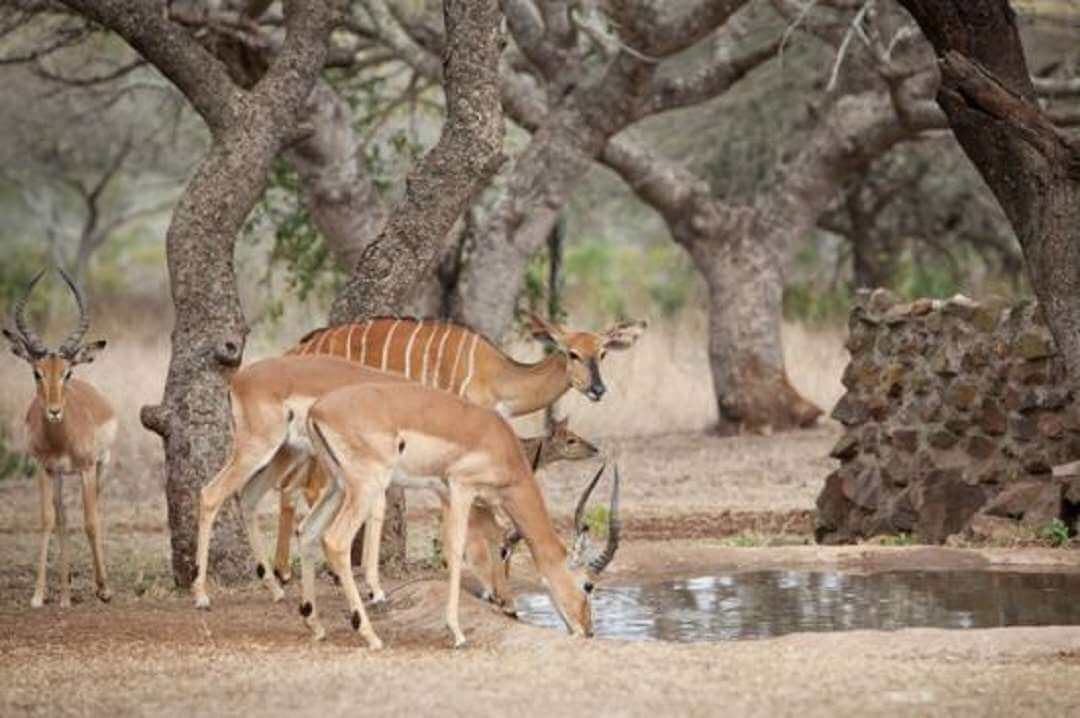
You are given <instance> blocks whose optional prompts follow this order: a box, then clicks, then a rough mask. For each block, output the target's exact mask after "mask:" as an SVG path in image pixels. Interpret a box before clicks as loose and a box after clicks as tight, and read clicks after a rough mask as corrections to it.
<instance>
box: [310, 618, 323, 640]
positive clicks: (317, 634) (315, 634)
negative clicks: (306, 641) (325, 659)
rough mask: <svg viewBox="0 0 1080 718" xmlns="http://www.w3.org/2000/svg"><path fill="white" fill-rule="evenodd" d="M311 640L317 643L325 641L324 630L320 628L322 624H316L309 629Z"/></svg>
mask: <svg viewBox="0 0 1080 718" xmlns="http://www.w3.org/2000/svg"><path fill="white" fill-rule="evenodd" d="M311 640H312V641H315V642H316V643H318V642H319V641H325V640H326V629H325V628H323V627H322V624H321V623H320V624H316V625H314V626H312V628H311Z"/></svg>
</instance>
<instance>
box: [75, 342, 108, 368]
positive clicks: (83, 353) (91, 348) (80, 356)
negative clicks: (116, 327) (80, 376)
mask: <svg viewBox="0 0 1080 718" xmlns="http://www.w3.org/2000/svg"><path fill="white" fill-rule="evenodd" d="M103 349H105V340H104V339H98V340H97V341H96V342H90V343H89V344H83V345H82V346H81V347H79V348H78V349H76V350H75V354H74V355H73V356H72V357H71V363H72V364H89V363H91V362H92V361H94V359H97V355H98V354H99V353H101V351H102V350H103Z"/></svg>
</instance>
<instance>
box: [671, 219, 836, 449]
mask: <svg viewBox="0 0 1080 718" xmlns="http://www.w3.org/2000/svg"><path fill="white" fill-rule="evenodd" d="M772 231H774V232H775V230H772ZM769 232H770V229H769V228H768V227H763V226H762V223H761V222H760V221H759V218H758V216H757V215H756V214H755V213H754V212H752V211H746V212H742V213H736V214H735V215H734V217H733V218H732V221H730V222H716V223H714V224H712V226H711V227H710V228H709V230H708V231H706V232H702V233H698V234H696V235H695V236H694V237H693V238H687V237H685V236H683V237H682V241H681V243H682V244H683V245H684V246H685V247H687V249H688V250H689V253H690V256H691V257H692V258H693V260H694V264H695V266H696V267H697V269H698V271H700V272H701V274H702V276H703V277H704V278H705V283H706V286H707V287H708V290H709V299H708V301H709V306H708V310H709V328H708V331H709V368H710V370H711V374H712V380H713V392H714V394H715V396H716V406H717V413H718V417H719V420H718V424H717V427H716V429H717V432H718V433H720V434H722V435H732V434H737V433H741V432H746V431H749V432H756V433H764V432H770V431H785V430H789V429H796V428H806V427H808V426H812V425H813V424H814V423H815V422H816V421H817V418H818V417H819V416H820V415H821V409H819V408H818V407H817V406H815V405H814V404H813V403H811V402H809V401H807V400H806V399H804V398H803V397H802V395H801V394H799V392H798V391H796V390H795V388H794V387H792V386H791V383H790V381H789V380H788V376H787V371H786V370H785V368H784V367H785V365H784V350H783V343H782V339H781V334H780V331H781V318H782V316H783V312H782V310H783V294H784V279H783V269H782V267H783V257H782V256H781V253H780V252H779V251H778V250H777V247H778V246H780V240H778V239H775V238H771V237H769V236H768V234H769Z"/></svg>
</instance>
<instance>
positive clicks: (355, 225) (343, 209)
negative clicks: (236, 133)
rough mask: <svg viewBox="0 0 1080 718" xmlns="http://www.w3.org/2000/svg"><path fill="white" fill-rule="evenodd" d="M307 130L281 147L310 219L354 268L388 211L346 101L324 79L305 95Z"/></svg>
mask: <svg viewBox="0 0 1080 718" xmlns="http://www.w3.org/2000/svg"><path fill="white" fill-rule="evenodd" d="M303 114H304V120H305V122H307V123H308V124H309V125H310V126H311V128H312V132H311V135H310V136H309V137H307V138H305V139H304V140H303V141H302V142H299V143H297V144H296V145H294V146H292V147H290V148H289V149H288V150H286V152H285V159H286V160H288V162H289V164H291V165H292V166H293V168H294V169H295V170H296V172H297V174H298V175H299V176H300V186H301V192H302V193H303V196H304V201H305V203H306V204H307V207H308V211H309V212H310V213H311V221H312V223H313V224H314V225H315V227H316V228H318V230H319V232H321V233H322V235H323V239H324V240H325V241H326V245H327V247H328V248H329V249H330V251H331V253H333V255H334V258H335V259H336V260H337V262H338V263H339V264H340V265H341V266H342V267H355V266H357V264H358V263H359V262H360V257H361V255H362V254H363V252H364V249H365V248H366V247H367V246H368V245H369V244H370V243H371V242H372V240H374V239H375V237H377V236H378V234H379V231H380V230H381V229H382V227H383V225H385V224H386V218H387V216H388V212H387V208H386V205H385V204H384V203H383V201H382V198H381V197H380V196H379V193H378V191H377V190H376V189H375V185H374V183H373V182H372V180H371V177H370V175H368V173H367V170H366V168H365V167H364V166H363V159H362V158H360V157H358V154H359V151H360V141H359V138H358V137H357V136H356V133H355V132H354V131H353V127H352V112H351V110H350V109H349V106H348V104H347V103H346V102H345V100H344V99H342V98H341V97H340V96H339V95H338V94H337V92H335V91H334V89H333V88H332V87H330V85H329V84H327V83H326V81H324V80H320V81H319V82H317V83H316V84H315V87H314V89H313V90H312V91H311V95H310V96H309V97H308V100H307V107H306V109H305V111H304V113H303Z"/></svg>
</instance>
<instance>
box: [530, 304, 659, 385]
mask: <svg viewBox="0 0 1080 718" xmlns="http://www.w3.org/2000/svg"><path fill="white" fill-rule="evenodd" d="M529 322H530V326H529V331H530V333H531V334H532V336H533V337H534V338H536V339H539V340H540V341H543V342H545V343H547V344H549V345H550V346H552V347H553V348H555V349H556V350H557V351H559V352H562V354H563V355H565V356H566V373H567V379H568V380H569V382H570V385H571V386H573V387H574V388H575V389H577V390H578V391H580V392H581V393H582V394H584V395H585V396H587V397H588V398H589V399H591V400H592V401H600V399H601V397H603V396H604V392H606V391H607V387H606V386H604V380H603V379H602V378H601V377H600V362H601V361H602V360H603V359H604V356H605V355H607V353H608V351H609V350H610V351H622V350H624V349H629V348H630V347H632V346H634V342H636V341H637V340H638V338H639V337H640V336H641V335H642V334H643V333H644V332H645V327H646V326H647V324H646V323H645V322H644V321H634V322H622V323H620V324H616V325H615V326H613V327H611V328H610V329H608V330H607V331H605V332H602V333H600V334H595V333H593V332H572V331H568V330H567V329H566V328H565V327H563V326H562V325H560V324H556V323H554V322H548V321H546V320H544V319H542V318H540V317H538V316H536V315H535V314H530V315H529Z"/></svg>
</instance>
